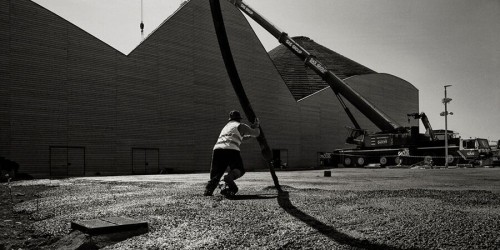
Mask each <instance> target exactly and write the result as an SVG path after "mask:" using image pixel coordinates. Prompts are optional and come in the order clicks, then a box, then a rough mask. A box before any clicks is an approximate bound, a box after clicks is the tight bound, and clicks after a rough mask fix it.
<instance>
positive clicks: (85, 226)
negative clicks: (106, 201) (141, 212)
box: [71, 217, 148, 235]
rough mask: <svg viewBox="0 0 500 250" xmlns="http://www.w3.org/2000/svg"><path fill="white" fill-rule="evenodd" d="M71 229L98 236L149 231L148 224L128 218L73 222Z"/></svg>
mask: <svg viewBox="0 0 500 250" xmlns="http://www.w3.org/2000/svg"><path fill="white" fill-rule="evenodd" d="M71 229H74V230H79V231H81V232H84V233H87V234H92V235H98V234H109V233H119V232H125V231H136V230H137V231H141V232H147V231H148V223H147V222H144V221H137V220H134V219H131V218H127V217H107V218H101V219H93V220H84V221H74V222H71Z"/></svg>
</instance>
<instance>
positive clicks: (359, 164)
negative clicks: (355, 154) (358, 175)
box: [356, 157, 365, 167]
mask: <svg viewBox="0 0 500 250" xmlns="http://www.w3.org/2000/svg"><path fill="white" fill-rule="evenodd" d="M356 164H357V165H358V167H363V166H364V165H365V158H364V157H359V158H358V159H357V160H356Z"/></svg>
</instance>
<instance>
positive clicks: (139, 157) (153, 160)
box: [132, 148, 160, 174]
mask: <svg viewBox="0 0 500 250" xmlns="http://www.w3.org/2000/svg"><path fill="white" fill-rule="evenodd" d="M159 172H160V168H159V149H157V148H132V173H133V174H158V173H159Z"/></svg>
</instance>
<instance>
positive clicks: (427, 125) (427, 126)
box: [408, 112, 437, 141]
mask: <svg viewBox="0 0 500 250" xmlns="http://www.w3.org/2000/svg"><path fill="white" fill-rule="evenodd" d="M408 116H412V117H413V118H415V119H420V120H422V124H424V127H425V130H426V131H427V133H429V136H430V138H431V141H437V137H436V134H434V130H432V126H431V123H430V122H429V118H427V115H426V114H425V113H424V112H422V113H420V114H419V113H411V114H408Z"/></svg>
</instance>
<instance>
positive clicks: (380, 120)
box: [228, 0, 404, 132]
mask: <svg viewBox="0 0 500 250" xmlns="http://www.w3.org/2000/svg"><path fill="white" fill-rule="evenodd" d="M228 1H229V2H230V3H232V4H233V5H235V6H236V7H237V8H239V9H240V10H242V11H243V12H244V13H245V14H247V15H248V16H249V17H250V18H252V19H253V20H254V21H255V22H257V23H258V24H259V25H261V26H262V27H263V28H264V29H265V30H267V31H268V32H269V33H271V35H273V36H274V37H275V38H276V39H278V41H279V42H280V43H281V44H283V45H284V46H285V47H287V48H288V49H289V50H290V51H292V52H293V53H294V54H295V55H296V56H297V57H299V58H300V59H301V60H303V61H304V64H305V65H306V66H308V67H309V68H311V69H312V70H313V71H314V72H315V73H316V74H318V75H319V76H320V77H321V78H322V79H323V80H324V81H326V82H327V83H328V85H329V86H330V88H331V89H332V90H333V91H334V92H335V94H340V95H342V96H343V97H344V98H346V99H347V100H348V101H349V102H350V103H351V104H352V105H354V106H355V107H356V108H357V109H358V110H359V111H360V112H361V113H362V114H363V115H365V116H366V117H367V118H368V119H369V120H370V121H371V122H373V123H374V124H375V125H376V126H377V127H378V128H379V129H380V130H382V131H385V132H390V131H401V130H403V129H404V128H403V127H402V126H401V125H399V124H398V123H397V122H396V121H394V120H393V119H392V118H390V117H389V116H388V115H386V114H385V113H384V112H382V111H381V110H379V109H378V108H377V107H375V105H373V104H372V103H370V102H369V101H368V100H367V99H366V98H364V97H363V96H361V95H360V94H359V93H358V92H356V91H355V90H354V89H353V88H351V86H349V85H348V84H346V83H345V82H344V81H342V80H341V79H340V78H338V77H337V76H336V75H335V74H333V73H332V72H331V71H330V70H328V69H327V68H326V67H325V66H324V65H323V64H322V63H321V62H320V61H318V59H317V58H316V57H315V56H314V55H311V54H310V53H309V52H308V51H307V50H305V49H304V48H302V46H300V45H299V44H298V43H297V42H295V41H294V40H293V39H292V38H291V37H290V36H288V34H287V33H285V32H283V31H281V30H280V29H279V28H277V27H276V26H274V25H273V24H271V22H269V21H268V20H266V19H265V18H264V17H263V16H261V15H260V14H259V13H257V12H256V11H255V10H253V9H252V8H251V7H249V6H248V5H247V4H245V3H244V2H243V1H242V0H228Z"/></svg>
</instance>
